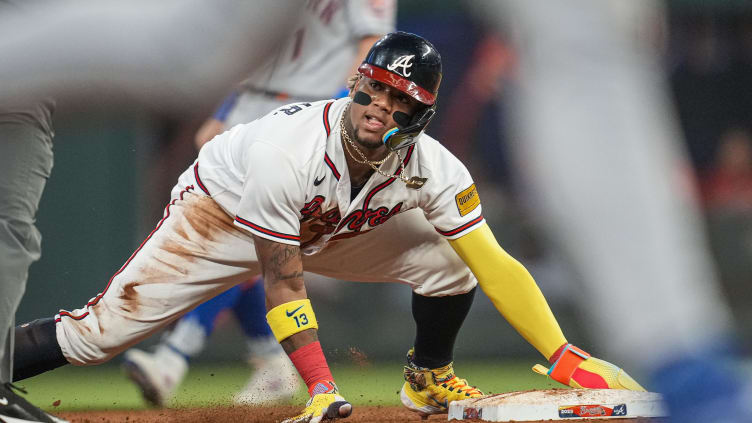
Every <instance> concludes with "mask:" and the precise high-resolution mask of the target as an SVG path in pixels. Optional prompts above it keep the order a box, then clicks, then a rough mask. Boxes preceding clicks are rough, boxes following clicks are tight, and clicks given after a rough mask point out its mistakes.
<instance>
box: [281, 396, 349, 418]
mask: <svg viewBox="0 0 752 423" xmlns="http://www.w3.org/2000/svg"><path fill="white" fill-rule="evenodd" d="M350 413H352V404H350V403H349V402H347V400H345V399H344V398H343V397H341V396H339V394H336V393H332V394H317V395H314V396H312V397H311V399H309V400H308V402H307V403H306V407H305V408H304V409H303V411H302V412H301V413H300V414H298V415H297V416H295V417H290V418H289V419H285V420H283V421H282V423H319V422H321V421H322V420H334V419H341V418H345V417H347V416H349V415H350Z"/></svg>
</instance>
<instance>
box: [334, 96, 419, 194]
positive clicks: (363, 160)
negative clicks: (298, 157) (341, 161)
mask: <svg viewBox="0 0 752 423" xmlns="http://www.w3.org/2000/svg"><path fill="white" fill-rule="evenodd" d="M349 110H350V108H349V107H348V108H347V109H346V110H345V113H344V114H343V115H342V119H340V121H339V129H340V131H341V133H342V138H344V140H345V150H347V154H349V155H350V157H351V158H352V159H353V160H355V161H356V162H358V163H361V164H367V165H368V166H371V169H373V170H375V171H376V172H378V173H379V174H380V175H381V176H385V177H387V178H394V177H399V178H400V179H401V180H402V181H404V182H405V183H407V178H406V177H405V175H403V174H402V172H400V170H401V169H402V166H403V165H402V155H400V153H399V151H390V152H389V154H388V155H387V156H386V157H384V158H383V159H381V160H376V161H375V160H368V158H367V157H366V155H365V153H363V152H362V151H361V150H360V148H359V147H358V146H357V145H355V143H354V142H353V140H352V138H350V134H348V133H347V130H346V129H345V118H346V117H347V112H348V111H349ZM351 147H352V149H353V150H355V151H356V152H357V153H358V156H360V159H358V158H357V157H355V155H354V154H353V152H352V150H351V149H350V148H351ZM394 153H396V154H397V158H398V159H399V167H398V168H397V172H399V174H398V173H397V172H395V174H394V175H389V174H387V173H385V172H382V171H381V169H379V166H381V165H382V164H384V163H385V162H386V161H387V160H389V159H390V158H391V157H392V155H393V154H394Z"/></svg>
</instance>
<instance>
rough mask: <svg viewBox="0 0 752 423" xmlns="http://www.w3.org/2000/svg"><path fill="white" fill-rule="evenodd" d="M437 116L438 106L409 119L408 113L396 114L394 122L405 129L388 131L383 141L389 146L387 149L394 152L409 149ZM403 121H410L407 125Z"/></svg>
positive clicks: (427, 108) (417, 113)
mask: <svg viewBox="0 0 752 423" xmlns="http://www.w3.org/2000/svg"><path fill="white" fill-rule="evenodd" d="M435 114H436V104H434V105H432V106H430V107H426V108H424V109H422V110H420V111H418V112H416V113H415V114H414V115H413V116H412V118H409V117H408V116H407V114H406V113H402V112H395V113H394V114H393V115H392V117H393V118H394V121H395V122H397V124H399V125H400V126H404V127H403V128H401V129H399V128H392V129H390V130H388V131H386V133H385V134H384V136H383V138H382V141H383V142H384V144H385V145H386V146H387V148H389V149H390V150H392V151H394V150H399V149H400V148H405V147H409V146H411V145H413V144H415V141H417V138H418V136H419V135H420V134H422V133H423V131H424V130H425V129H426V126H428V123H429V122H431V119H433V116H434V115H435ZM401 115H404V116H401ZM403 119H405V120H407V119H409V121H408V122H407V124H406V125H402V123H401V122H400V121H401V120H403Z"/></svg>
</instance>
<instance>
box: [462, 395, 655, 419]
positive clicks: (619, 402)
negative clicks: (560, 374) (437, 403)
mask: <svg viewBox="0 0 752 423" xmlns="http://www.w3.org/2000/svg"><path fill="white" fill-rule="evenodd" d="M665 410H666V409H665V407H664V405H663V401H662V399H661V396H660V395H659V394H657V393H653V392H636V391H625V390H616V389H547V390H542V391H517V392H507V393H503V394H493V395H486V396H483V397H481V398H473V399H467V400H462V401H455V402H452V403H451V404H449V420H452V419H456V420H470V419H476V420H477V419H480V420H483V421H489V422H511V421H515V422H524V421H539V420H568V419H592V418H597V419H608V418H618V419H624V418H633V417H665V416H666V415H667V413H666V411H665Z"/></svg>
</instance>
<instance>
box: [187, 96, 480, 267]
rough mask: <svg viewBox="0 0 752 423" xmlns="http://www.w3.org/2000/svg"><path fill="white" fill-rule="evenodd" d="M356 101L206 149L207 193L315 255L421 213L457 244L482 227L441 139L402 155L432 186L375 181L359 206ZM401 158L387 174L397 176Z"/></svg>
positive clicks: (256, 128) (303, 108)
mask: <svg viewBox="0 0 752 423" xmlns="http://www.w3.org/2000/svg"><path fill="white" fill-rule="evenodd" d="M349 102H350V99H349V98H344V99H340V100H337V101H332V100H328V101H319V102H316V103H296V104H290V105H287V106H284V107H282V108H280V109H277V110H275V111H273V112H271V113H270V114H268V115H266V116H265V117H263V118H261V119H259V120H257V121H254V122H251V123H248V124H243V125H238V126H236V127H234V128H232V129H231V130H230V131H227V132H225V133H224V134H222V135H220V136H218V137H217V138H215V139H214V140H213V141H212V142H210V143H208V144H207V145H206V146H205V147H204V148H203V149H202V150H201V153H200V154H199V157H198V166H197V167H198V169H199V170H198V172H197V173H198V177H199V179H200V181H201V184H202V186H203V188H204V189H205V190H206V191H207V193H208V194H209V195H211V196H212V197H213V198H214V199H215V201H217V202H218V203H219V204H220V206H221V207H222V208H224V209H225V210H226V211H227V213H228V214H230V215H231V216H234V218H235V225H237V226H239V227H241V228H243V229H245V230H248V231H250V232H251V233H253V234H254V235H257V236H260V237H263V238H267V239H270V240H273V241H277V242H281V243H286V244H293V245H300V246H301V249H302V251H303V253H304V254H308V255H310V254H314V253H316V252H318V251H319V250H321V249H322V248H323V247H324V246H325V245H326V244H327V242H331V241H336V240H339V239H343V238H350V237H354V236H358V235H361V234H363V233H365V232H368V231H370V230H372V229H374V228H376V227H377V226H379V225H381V224H383V223H384V222H386V221H387V220H389V219H390V218H391V217H392V216H394V215H395V214H397V213H400V212H404V211H406V210H410V209H414V208H420V209H422V210H423V213H424V214H425V216H426V218H427V219H428V221H429V222H431V224H432V225H433V226H434V227H435V228H436V230H437V231H438V232H439V233H440V234H442V235H444V236H446V237H448V238H450V239H453V238H457V237H460V236H462V235H464V234H465V233H467V232H469V231H471V230H472V229H474V228H476V227H478V226H479V225H480V224H481V223H482V222H483V221H484V219H483V217H482V216H481V205H480V200H479V198H478V194H477V190H476V189H475V185H474V184H473V181H472V179H471V177H470V174H469V173H468V171H467V169H466V168H465V166H464V165H463V164H462V163H461V162H460V161H459V160H458V159H457V158H456V157H454V156H453V155H452V154H451V153H450V152H449V151H448V150H446V149H445V148H444V147H443V146H442V145H441V144H439V143H438V142H437V141H436V140H435V139H433V138H431V137H429V136H428V135H425V134H424V135H421V137H420V139H419V140H418V142H417V143H416V144H415V145H413V146H411V147H409V148H406V149H404V151H403V152H402V159H403V163H404V170H402V171H403V172H406V174H407V175H409V176H416V175H417V176H420V177H423V178H428V181H427V182H426V184H425V185H424V186H423V187H422V188H420V189H418V190H415V189H410V188H407V187H406V186H405V184H404V183H403V182H402V181H400V180H399V178H397V177H391V178H388V177H385V176H383V175H380V174H378V173H374V174H373V175H372V176H371V178H370V179H369V180H368V182H367V183H366V185H365V186H364V187H363V188H362V189H361V191H360V192H359V193H358V195H357V196H356V197H355V198H354V199H353V200H352V201H351V199H350V197H351V195H350V194H351V187H350V177H349V174H348V169H347V164H346V159H345V154H347V153H346V152H345V151H344V147H343V145H342V139H341V136H340V131H339V121H340V119H341V117H342V114H343V112H344V111H345V110H346V106H347V104H348V103H349ZM398 162H399V159H398V157H397V155H396V154H393V155H392V157H391V158H390V159H389V160H387V161H386V162H385V163H384V164H382V166H381V170H382V171H383V172H384V173H387V174H393V173H394V172H395V171H397V169H398Z"/></svg>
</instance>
